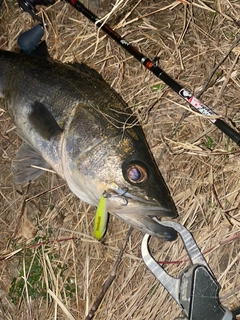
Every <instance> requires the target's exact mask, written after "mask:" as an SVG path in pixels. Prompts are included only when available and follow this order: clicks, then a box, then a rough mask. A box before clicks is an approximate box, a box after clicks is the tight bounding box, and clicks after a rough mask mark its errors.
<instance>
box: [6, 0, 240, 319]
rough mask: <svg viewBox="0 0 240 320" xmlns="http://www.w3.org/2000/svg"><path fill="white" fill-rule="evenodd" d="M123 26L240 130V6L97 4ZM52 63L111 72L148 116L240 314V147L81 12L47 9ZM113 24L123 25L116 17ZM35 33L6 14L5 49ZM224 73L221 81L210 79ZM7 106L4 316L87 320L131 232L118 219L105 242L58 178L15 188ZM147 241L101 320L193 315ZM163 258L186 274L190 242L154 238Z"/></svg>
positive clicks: (150, 132) (137, 235)
mask: <svg viewBox="0 0 240 320" xmlns="http://www.w3.org/2000/svg"><path fill="white" fill-rule="evenodd" d="M85 4H86V5H89V6H90V8H91V10H94V12H97V14H98V15H99V16H100V17H101V18H102V17H104V16H105V17H106V21H107V22H108V23H109V25H110V26H111V27H112V28H115V30H116V31H117V32H118V33H120V34H121V35H123V36H124V37H125V38H126V39H127V40H128V41H129V42H131V44H133V45H134V46H136V47H137V48H138V49H139V50H141V51H142V52H143V54H145V55H146V56H148V57H149V58H150V59H153V58H155V57H159V60H158V63H159V66H160V67H161V68H163V69H164V71H166V72H167V73H168V74H169V75H171V76H172V77H173V78H174V79H175V80H177V81H178V82H179V83H181V84H182V85H183V86H184V87H186V88H187V89H188V90H190V91H192V92H193V93H194V94H195V95H196V96H199V95H200V94H201V100H202V101H203V102H204V103H205V104H206V105H208V106H209V107H211V108H212V109H213V110H214V111H215V112H216V113H217V114H218V115H220V116H221V118H222V119H224V120H225V121H226V122H228V123H229V124H230V125H231V126H233V127H235V129H236V130H238V131H240V123H239V122H240V112H239V105H240V103H239V98H240V95H239V87H240V76H239V74H240V73H239V72H240V71H239V64H238V62H239V54H240V44H239V42H240V24H239V20H240V16H239V12H240V11H239V10H240V4H239V1H238V0H236V1H235V0H231V1H230V0H224V1H223V0H209V1H200V0H193V1H185V0H181V1H180V0H179V1H170V0H168V1H147V0H142V1H141V0H140V1H133V0H129V1H127V0H126V1H120V0H118V1H116V3H115V1H113V2H110V1H100V2H97V1H89V2H86V3H85ZM38 9H39V10H40V15H41V16H42V18H43V19H44V21H45V23H46V24H47V29H46V31H45V40H46V42H47V45H48V48H49V52H50V55H51V56H52V57H53V58H55V59H57V60H61V61H63V62H72V61H83V62H85V63H87V64H89V65H90V66H91V67H93V68H95V69H96V70H98V71H99V72H100V73H101V75H102V76H103V78H104V79H105V80H106V81H107V82H108V83H110V84H111V85H112V87H113V88H114V89H115V90H116V91H117V92H119V93H120V94H121V95H122V97H123V98H124V100H125V101H126V102H127V103H128V104H129V106H130V107H131V108H132V110H133V111H134V112H135V114H136V115H137V116H138V117H139V119H140V121H141V123H142V125H143V128H144V131H145V133H146V137H147V139H148V142H149V145H150V148H151V150H152V152H153V154H154V156H155V159H156V161H157V164H158V165H159V168H160V170H161V172H162V174H163V176H164V178H165V180H166V183H167V184H168V186H169V189H170V191H171V194H172V197H173V199H174V201H175V203H176V206H177V209H178V213H179V217H178V218H177V219H176V221H178V222H179V223H181V224H183V225H185V226H186V227H187V228H188V230H189V231H191V233H192V234H193V236H194V238H195V240H196V241H197V243H198V246H199V247H200V249H201V251H202V252H203V254H204V257H205V258H206V260H207V262H208V263H209V265H210V267H211V269H212V271H213V273H214V274H215V276H216V278H217V280H218V281H219V283H220V285H221V291H220V297H221V301H222V303H223V305H224V306H226V307H227V308H229V309H233V308H235V307H237V306H239V300H240V294H239V288H240V276H239V268H240V260H239V258H240V256H239V249H238V248H239V243H240V240H239V238H240V232H239V226H240V213H239V201H240V188H239V178H240V170H239V163H240V160H239V155H240V150H239V147H238V146H237V145H236V144H235V143H234V142H232V141H231V140H230V139H229V138H228V137H227V136H226V135H224V134H223V133H222V132H221V131H220V130H219V129H217V128H216V127H215V126H214V125H213V124H212V123H211V122H209V121H208V120H207V119H206V117H203V116H201V115H198V114H197V113H196V112H195V111H192V110H191V109H190V108H189V106H188V105H187V103H185V102H184V101H183V100H182V99H181V98H180V97H178V96H177V95H176V94H175V93H174V92H173V91H172V90H171V89H169V88H168V87H167V86H166V85H164V84H163V83H162V82H161V81H160V80H159V79H158V78H156V77H155V76H154V75H153V74H151V73H150V72H149V71H148V70H146V69H145V68H144V67H143V66H141V65H140V64H139V62H138V61H136V60H134V58H132V57H131V56H130V55H129V54H128V53H126V52H125V51H124V50H123V49H122V48H121V47H120V46H119V45H117V44H116V43H115V42H114V41H113V40H111V39H110V38H109V37H107V36H106V35H104V33H103V32H102V31H100V32H98V31H97V30H96V28H95V26H94V25H93V24H92V23H91V22H90V21H88V20H87V19H86V18H85V17H83V16H82V15H81V14H80V13H78V12H76V11H75V10H74V9H73V8H72V7H70V5H69V4H67V3H64V2H57V3H56V4H55V5H53V6H52V7H47V8H46V7H39V8H38ZM108 13H110V14H108ZM33 24H34V22H33V20H32V18H31V17H30V16H29V15H28V14H27V13H23V12H21V11H20V9H19V8H18V5H17V3H16V2H12V1H6V0H5V1H4V2H3V4H2V6H1V8H0V48H2V49H6V50H17V49H18V47H17V38H18V36H19V34H20V33H21V32H24V31H26V30H28V29H30V28H31V27H32V26H33ZM211 75H212V77H210V76H211ZM5 110H6V107H5V105H4V102H3V101H1V102H0V127H1V131H0V199H1V200H0V201H1V215H0V218H1V224H0V230H1V239H0V252H1V257H0V258H1V269H0V270H1V273H0V314H1V316H0V317H1V319H39V320H42V319H85V317H86V315H87V314H88V312H89V310H90V308H91V306H92V305H93V303H94V301H95V300H96V298H97V296H98V295H99V293H100V291H101V288H102V285H103V283H104V282H105V281H106V279H107V277H108V275H109V273H110V270H111V268H112V267H113V265H114V262H115V260H116V257H117V255H118V253H119V251H120V249H121V248H122V246H123V244H124V241H125V238H126V235H127V232H128V230H129V226H128V225H127V224H125V223H124V222H122V221H120V220H119V219H117V218H114V217H111V218H110V221H109V226H108V230H107V233H106V235H105V238H104V243H101V242H98V241H96V240H95V239H94V237H93V235H92V228H93V219H94V212H95V208H92V207H90V206H89V205H87V204H86V203H83V202H81V201H80V200H79V199H77V198H76V197H75V196H74V195H73V194H72V193H71V192H70V190H69V189H68V187H67V186H66V185H65V184H64V181H62V180H61V179H60V178H59V177H57V176H56V174H54V173H51V172H49V173H47V174H45V175H43V176H41V177H40V178H39V179H37V180H36V181H34V182H32V183H31V185H30V186H28V185H23V186H15V185H14V182H13V176H12V173H11V162H12V159H13V158H14V156H15V154H16V152H17V150H18V148H19V146H20V145H21V143H22V141H21V139H20V138H19V137H18V136H17V135H16V133H15V131H14V125H13V123H12V121H11V119H10V117H9V115H8V114H7V113H6V111H5ZM142 236H143V234H142V233H141V232H140V231H137V230H134V231H133V232H132V234H131V236H130V239H129V241H128V243H127V247H126V249H125V251H124V254H123V258H122V260H121V263H120V265H119V267H118V269H117V273H116V279H115V280H114V281H113V284H112V285H111V286H110V288H109V289H108V291H107V293H106V295H105V297H104V299H103V301H102V303H101V304H100V307H99V308H98V310H97V311H96V316H95V319H99V320H110V319H111V320H122V319H126V320H128V319H134V320H137V319H141V320H148V319H151V320H152V319H156V320H163V319H167V318H169V319H174V318H176V317H178V316H180V315H181V309H180V308H179V306H178V305H177V304H176V303H175V302H174V301H173V300H172V298H171V297H170V296H169V295H168V294H167V292H166V291H165V290H164V288H163V287H162V286H161V285H160V284H159V283H158V281H157V280H156V279H155V278H154V277H153V275H152V274H151V273H150V272H149V270H147V268H146V266H145V265H144V263H143V261H142V259H141V253H140V247H141V241H142ZM150 247H151V252H152V254H153V255H154V257H155V258H156V260H157V261H159V262H160V263H161V264H162V265H163V266H164V267H165V270H166V271H167V272H169V273H170V274H172V275H174V276H177V275H178V274H179V273H180V272H181V271H182V270H183V269H184V268H186V267H187V265H188V264H189V262H186V261H185V260H186V252H185V250H184V247H183V244H182V243H181V240H180V239H178V240H177V241H175V242H173V243H166V242H162V241H160V240H159V239H155V238H154V239H152V240H151V243H150Z"/></svg>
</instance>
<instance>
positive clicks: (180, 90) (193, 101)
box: [65, 0, 240, 146]
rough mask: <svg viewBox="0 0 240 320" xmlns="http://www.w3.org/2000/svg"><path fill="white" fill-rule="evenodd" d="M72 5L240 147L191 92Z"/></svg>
mask: <svg viewBox="0 0 240 320" xmlns="http://www.w3.org/2000/svg"><path fill="white" fill-rule="evenodd" d="M65 1H66V2H68V3H70V4H71V5H72V6H73V7H74V8H75V9H77V11H79V12H81V13H82V14H83V15H84V16H85V17H86V18H88V19H89V20H90V21H92V22H93V23H94V24H95V25H96V26H97V27H98V28H100V29H101V30H103V31H104V32H105V33H106V34H108V35H109V36H110V37H111V38H112V39H113V40H114V41H116V42H117V43H118V44H119V45H120V46H121V47H123V48H124V49H125V50H126V51H127V52H128V53H130V54H131V55H132V56H133V57H134V58H135V59H137V60H138V61H139V62H140V63H141V64H142V65H144V66H145V67H146V68H147V69H148V70H150V71H151V72H152V73H153V74H154V75H155V76H157V77H158V78H159V79H160V80H162V81H163V82H164V83H165V84H167V85H168V86H169V87H170V88H171V89H172V90H173V91H175V92H176V93H177V94H178V95H179V96H180V97H182V98H183V99H184V100H186V101H187V102H188V103H189V104H190V105H191V107H192V109H194V110H196V111H198V112H199V113H201V114H202V115H204V116H214V117H216V118H211V119H209V121H210V122H211V123H213V124H214V125H215V126H216V127H218V129H220V130H221V131H222V132H224V133H225V134H226V135H227V136H228V137H229V138H230V139H232V140H233V141H234V142H236V144H237V145H238V146H240V134H239V133H238V132H237V131H236V130H234V129H233V128H232V127H230V126H229V125H228V124H227V123H226V122H224V121H223V120H222V119H220V118H219V116H218V115H217V113H215V112H214V111H213V110H212V109H210V108H209V107H208V106H206V105H205V104H203V103H202V102H201V101H200V100H199V99H197V98H196V97H195V96H194V95H193V94H192V93H191V92H189V91H188V90H187V89H185V88H184V87H182V86H181V85H180V84H179V83H178V82H176V81H175V80H174V79H173V78H171V77H170V76H169V75H168V74H167V73H166V72H164V71H163V70H162V69H161V68H160V67H159V66H157V65H156V63H154V62H153V61H152V60H150V59H149V58H148V57H146V56H144V55H143V54H142V53H141V52H140V51H139V50H138V49H136V47H134V46H132V45H131V44H130V43H129V42H128V41H126V40H125V39H124V38H123V37H121V36H120V35H119V34H118V33H117V32H116V31H114V30H113V29H112V28H111V27H110V26H109V25H108V24H105V23H103V22H102V21H101V20H100V19H99V18H98V17H97V16H96V15H95V14H94V13H92V12H91V11H90V10H88V9H87V8H86V7H85V6H84V5H83V4H82V3H81V2H80V1H79V0H65Z"/></svg>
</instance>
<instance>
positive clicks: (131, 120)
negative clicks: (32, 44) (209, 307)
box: [0, 50, 177, 240]
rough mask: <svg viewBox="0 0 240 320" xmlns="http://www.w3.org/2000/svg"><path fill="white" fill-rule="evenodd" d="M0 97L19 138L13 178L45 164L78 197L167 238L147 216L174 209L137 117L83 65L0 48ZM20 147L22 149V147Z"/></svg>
mask: <svg viewBox="0 0 240 320" xmlns="http://www.w3.org/2000/svg"><path fill="white" fill-rule="evenodd" d="M0 97H2V98H4V99H5V100H6V102H7V108H8V112H9V114H10V116H11V117H12V119H13V121H14V123H15V125H16V127H17V132H18V134H19V135H20V137H21V138H22V139H23V141H24V142H25V144H23V146H22V147H21V148H20V149H19V152H18V153H17V156H16V158H15V160H13V174H14V180H15V183H23V182H26V181H29V180H33V179H36V178H37V177H38V176H39V175H41V174H42V173H44V170H40V169H39V170H37V169H36V168H33V167H32V165H33V164H34V166H36V165H39V166H40V167H41V168H42V169H48V168H52V169H53V170H55V171H56V173H57V174H58V175H60V176H61V177H62V178H63V179H64V180H65V181H66V182H67V184H68V186H69V188H70V189H71V190H72V192H74V193H75V195H76V196H78V197H79V198H80V199H81V200H83V201H86V202H88V203H89V204H91V205H94V206H97V205H98V203H99V200H100V199H101V197H102V195H103V194H104V193H106V192H107V195H108V196H107V198H106V210H107V211H108V212H109V213H111V214H113V215H115V216H117V217H119V218H121V219H123V220H124V221H125V222H127V223H128V224H130V225H132V226H134V227H135V228H137V229H140V230H142V231H143V232H145V233H148V234H151V235H154V236H157V237H161V238H164V239H166V240H174V239H175V238H176V236H177V234H176V231H175V230H174V229H173V228H169V227H165V226H161V225H160V224H158V223H157V222H156V221H154V220H153V219H152V217H157V218H161V217H169V218H174V217H176V216H177V210H176V207H175V205H174V202H173V200H172V197H171V195H170V192H169V189H168V187H167V185H166V183H165V181H164V179H163V177H162V175H161V173H160V171H159V169H158V167H157V165H156V162H155V160H154V157H153V155H152V153H151V151H150V149H149V146H148V144H147V141H146V138H145V135H144V132H143V130H142V127H141V125H140V124H139V122H138V120H137V118H136V117H135V116H134V115H133V114H132V113H131V112H130V110H129V108H128V107H127V104H126V103H125V102H124V101H123V99H122V98H121V96H120V95H119V94H117V93H116V92H115V91H114V90H113V89H112V88H111V87H110V86H109V85H108V84H107V83H106V82H105V81H104V80H103V79H102V77H101V76H100V75H99V74H98V73H97V72H96V70H93V69H91V68H90V67H88V66H86V65H85V64H77V63H74V64H73V65H67V64H63V63H60V62H57V61H54V60H52V59H48V58H47V56H46V57H45V56H41V57H39V56H29V55H24V54H20V53H14V52H8V51H3V50H0ZM26 153H27V154H26Z"/></svg>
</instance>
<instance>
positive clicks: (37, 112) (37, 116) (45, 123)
mask: <svg viewBox="0 0 240 320" xmlns="http://www.w3.org/2000/svg"><path fill="white" fill-rule="evenodd" d="M28 119H29V121H30V123H31V124H32V126H33V128H34V130H35V131H36V132H37V133H38V134H39V135H40V136H41V137H42V138H43V139H45V140H48V141H49V140H50V139H51V138H53V137H55V136H57V135H59V134H62V129H61V128H60V126H59V124H58V123H57V121H56V119H55V118H54V117H53V115H52V114H51V112H50V111H49V110H48V109H47V108H46V107H45V105H44V104H43V103H41V102H39V101H35V102H34V103H33V104H32V105H31V111H30V113H29V115H28Z"/></svg>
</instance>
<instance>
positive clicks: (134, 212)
mask: <svg viewBox="0 0 240 320" xmlns="http://www.w3.org/2000/svg"><path fill="white" fill-rule="evenodd" d="M114 196H115V197H117V198H118V200H119V198H120V199H121V201H120V205H118V206H115V205H113V207H112V208H111V205H110V206H109V207H108V209H109V212H110V213H112V214H113V215H116V216H118V217H119V218H120V219H123V220H125V221H126V222H127V223H128V224H130V225H132V226H133V227H135V228H137V229H139V230H141V231H143V232H145V233H147V234H150V235H152V236H156V237H158V238H161V239H163V240H166V241H174V240H175V239H176V238H177V232H176V230H174V229H173V228H171V227H165V226H163V225H161V222H160V221H159V218H162V217H170V218H175V217H176V215H177V212H176V209H175V205H174V203H173V201H172V203H170V204H171V206H164V205H161V204H160V203H159V202H158V201H157V200H155V199H154V200H147V199H144V198H141V197H138V196H135V195H132V194H131V193H129V192H128V191H125V190H124V188H122V189H118V190H115V195H114ZM109 200H110V199H109ZM109 202H110V201H109ZM109 204H110V203H109ZM115 204H116V203H115ZM118 204H119V203H118ZM172 204H173V205H172ZM111 209H112V210H111Z"/></svg>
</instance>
